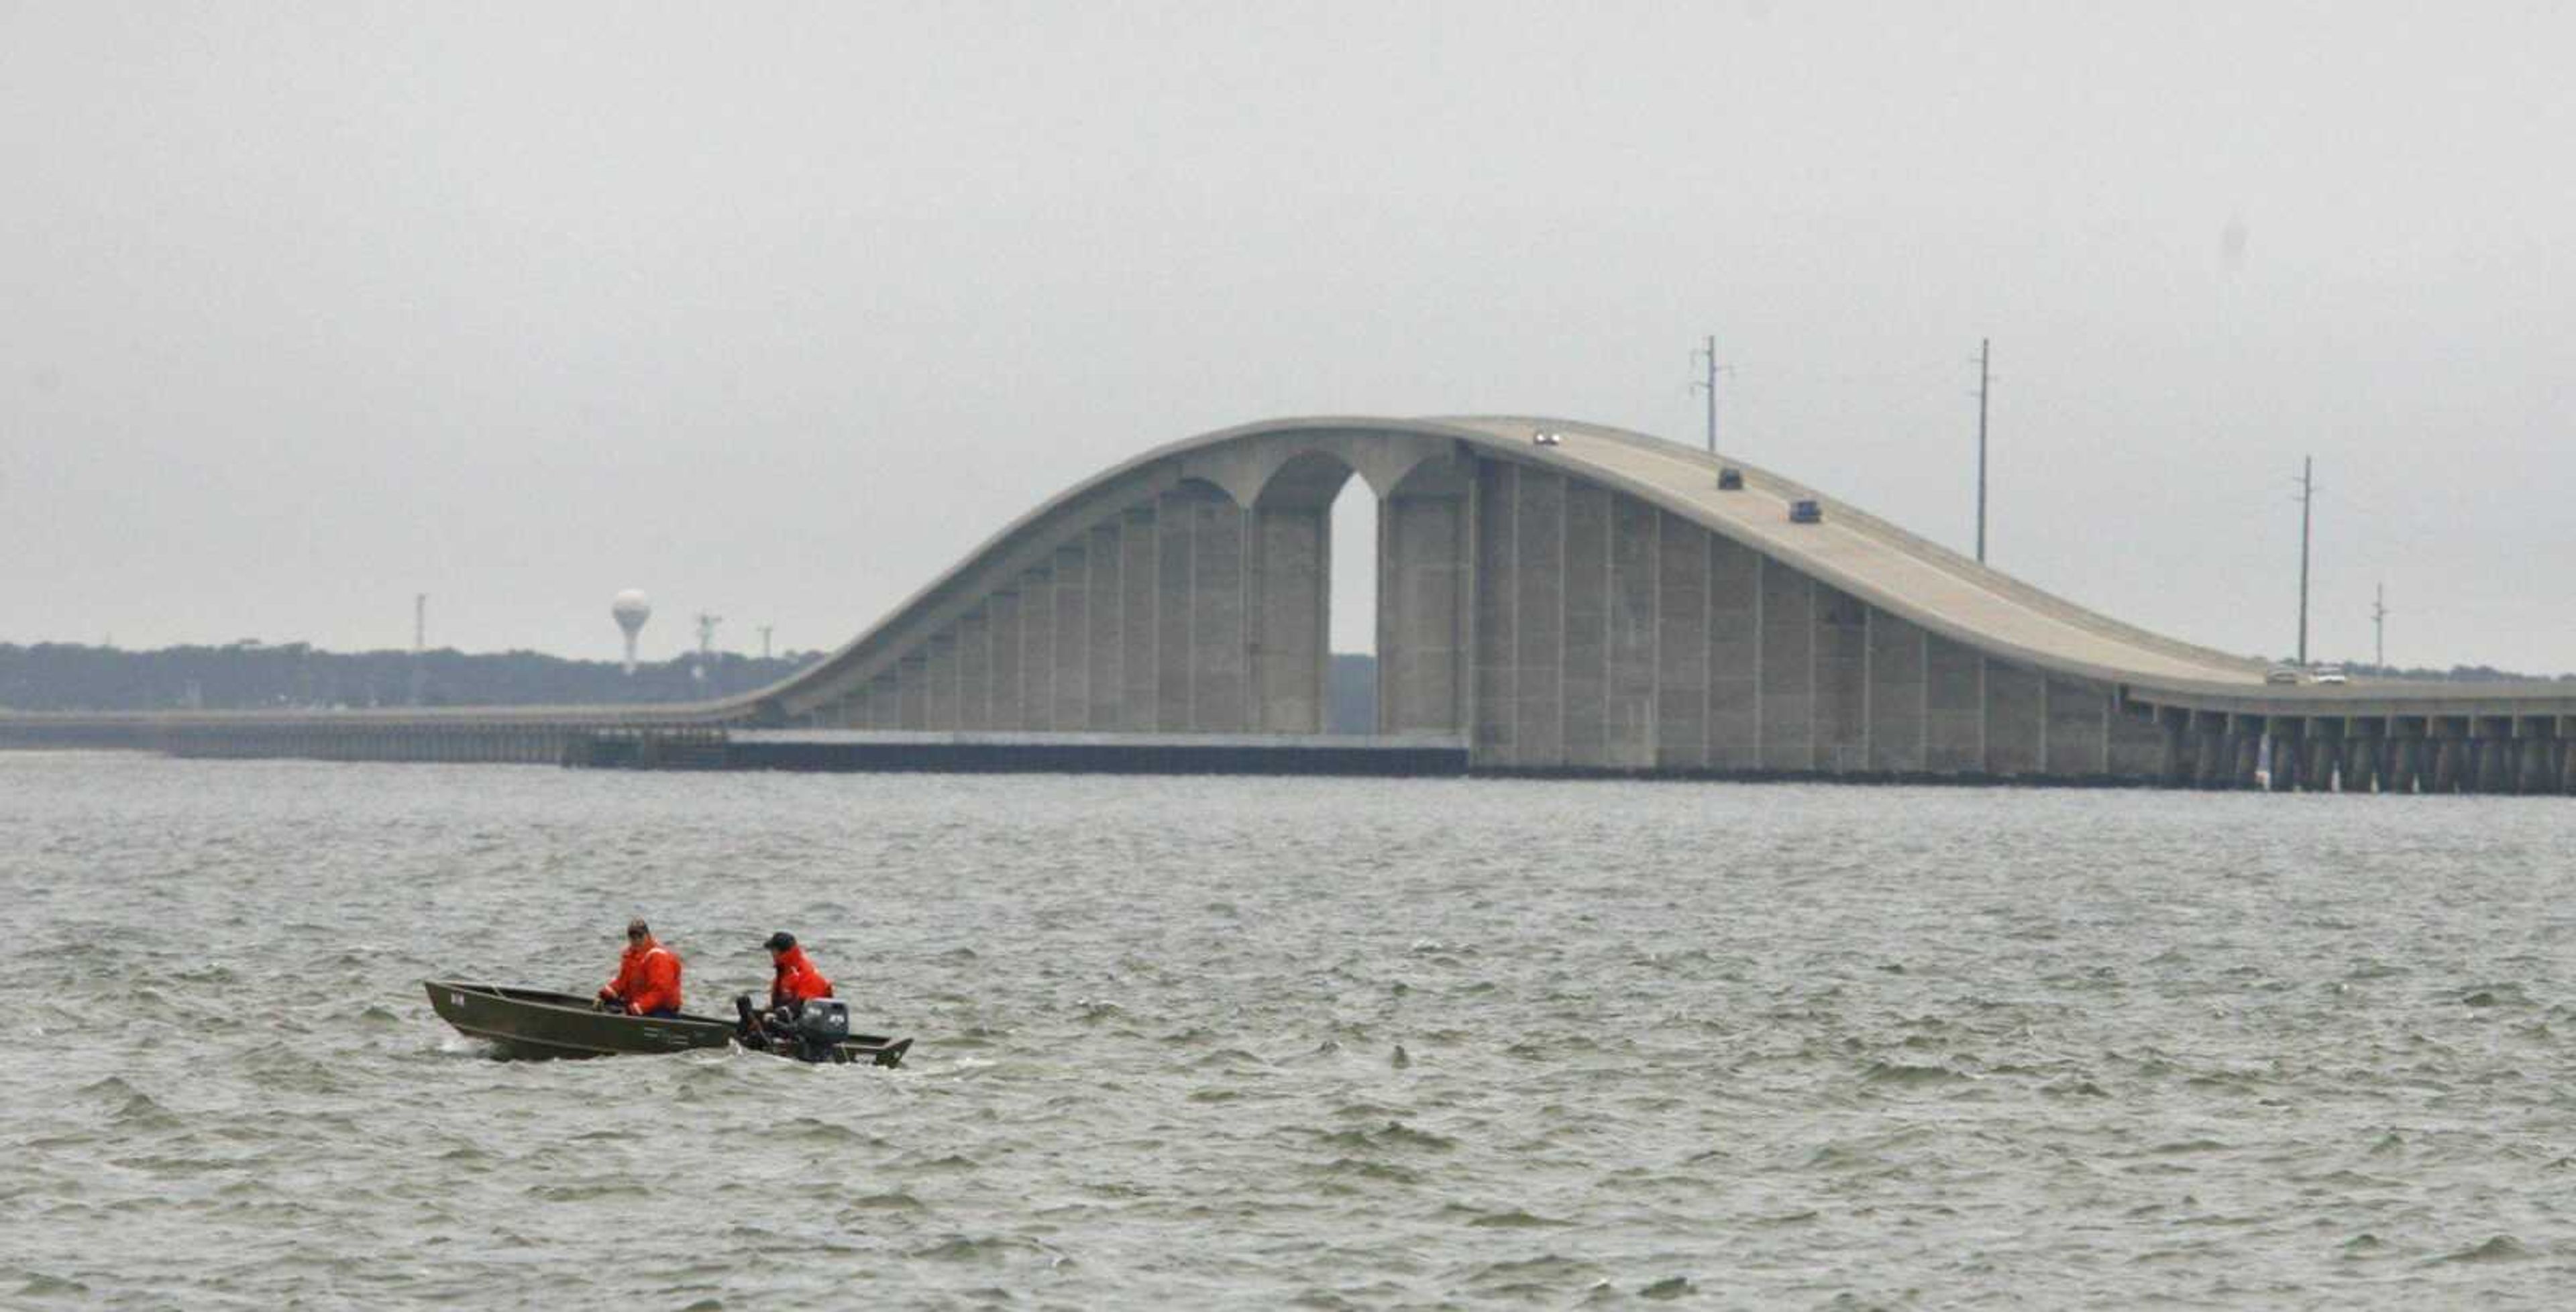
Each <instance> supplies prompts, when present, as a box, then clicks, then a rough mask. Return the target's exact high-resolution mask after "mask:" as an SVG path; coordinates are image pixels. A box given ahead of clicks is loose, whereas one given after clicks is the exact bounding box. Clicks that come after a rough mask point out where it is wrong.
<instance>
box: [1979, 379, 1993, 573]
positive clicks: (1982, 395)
mask: <svg viewBox="0 0 2576 1312" xmlns="http://www.w3.org/2000/svg"><path fill="white" fill-rule="evenodd" d="M1993 349H1994V339H1993V338H1991V337H1980V338H1978V339H1977V563H1978V564H1980V565H1982V564H1985V563H1986V392H1987V391H1988V390H1989V389H1990V388H1991V387H1992V386H1993V384H1994V374H1993V372H1992V370H1991V368H1990V366H1991V365H1992V363H1993V359H1992V352H1993Z"/></svg>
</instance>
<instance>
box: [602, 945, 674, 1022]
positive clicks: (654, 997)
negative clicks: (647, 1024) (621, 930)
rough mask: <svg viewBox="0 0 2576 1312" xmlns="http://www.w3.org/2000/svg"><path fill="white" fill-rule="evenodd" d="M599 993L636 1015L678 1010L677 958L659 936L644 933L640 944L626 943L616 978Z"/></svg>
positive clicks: (618, 961) (618, 964)
mask: <svg viewBox="0 0 2576 1312" xmlns="http://www.w3.org/2000/svg"><path fill="white" fill-rule="evenodd" d="M599 995H600V996H601V997H602V998H605V999H607V1000H608V1001H610V1002H623V1003H625V1004H626V1009H627V1010H628V1011H630V1012H633V1013H634V1014H636V1015H638V1016H645V1015H650V1014H652V1013H654V1012H657V1011H662V1012H677V1011H679V1009H680V957H679V954H678V953H676V952H673V951H671V950H670V949H669V948H666V947H664V946H662V943H661V941H660V940H659V939H656V938H654V937H653V936H652V935H650V934H647V935H645V936H644V941H643V942H641V943H633V944H629V945H628V946H627V948H626V955H625V956H622V957H620V958H618V959H617V978H615V979H612V980H610V981H608V987H607V988H604V989H601V990H600V991H599Z"/></svg>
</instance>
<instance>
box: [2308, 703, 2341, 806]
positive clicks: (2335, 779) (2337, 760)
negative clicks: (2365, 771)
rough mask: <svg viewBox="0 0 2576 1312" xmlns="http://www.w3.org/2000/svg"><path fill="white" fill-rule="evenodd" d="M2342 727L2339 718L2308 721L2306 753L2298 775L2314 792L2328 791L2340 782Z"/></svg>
mask: <svg viewBox="0 0 2576 1312" xmlns="http://www.w3.org/2000/svg"><path fill="white" fill-rule="evenodd" d="M2342 729H2343V722H2342V721H2340V720H2337V721H2332V722H2325V721H2318V720H2310V721H2308V737H2309V742H2308V755H2307V760H2306V762H2305V763H2304V765H2303V766H2302V767H2301V774H2300V777H2301V779H2302V780H2303V781H2304V782H2305V783H2306V785H2307V787H2308V788H2309V789H2311V790H2313V791H2315V792H2320V793H2322V792H2327V791H2330V790H2332V789H2334V788H2336V786H2337V785H2338V784H2340V783H2341V779H2340V778H2339V776H2338V771H2339V770H2340V769H2341V767H2342V765H2343V751H2342V747H2343V743H2342V740H2341V738H2342Z"/></svg>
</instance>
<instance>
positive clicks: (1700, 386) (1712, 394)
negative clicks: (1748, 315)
mask: <svg viewBox="0 0 2576 1312" xmlns="http://www.w3.org/2000/svg"><path fill="white" fill-rule="evenodd" d="M1691 361H1692V363H1694V364H1697V365H1700V366H1701V369H1702V371H1701V374H1700V376H1699V377H1698V378H1697V379H1694V380H1693V381H1692V383H1691V390H1692V391H1694V392H1706V393H1707V394H1708V453H1709V454H1710V455H1716V454H1717V376H1718V375H1719V374H1722V373H1725V374H1731V373H1733V372H1735V367H1734V366H1733V365H1722V364H1719V363H1718V362H1717V338H1715V337H1714V336H1711V337H1703V338H1701V339H1700V348H1699V349H1698V350H1696V351H1693V352H1691Z"/></svg>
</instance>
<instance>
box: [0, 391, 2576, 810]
mask: <svg viewBox="0 0 2576 1312" xmlns="http://www.w3.org/2000/svg"><path fill="white" fill-rule="evenodd" d="M1722 467H1731V468H1733V469H1735V470H1736V471H1738V472H1739V473H1740V475H1741V486H1740V487H1733V486H1727V487H1722V486H1721V479H1720V470H1721V468H1722ZM1352 478H1358V479H1360V480H1362V481H1363V483H1364V484H1365V485H1366V486H1367V488H1368V489H1369V490H1370V491H1371V492H1372V493H1374V494H1375V496H1376V498H1377V500H1378V505H1379V515H1378V533H1379V537H1378V551H1377V563H1376V568H1377V572H1378V597H1379V610H1378V615H1377V636H1378V679H1379V687H1378V694H1379V695H1378V717H1379V724H1378V728H1379V734H1378V736H1377V737H1376V738H1374V739H1366V740H1361V741H1359V742H1352V741H1351V740H1349V739H1342V740H1327V739H1324V738H1322V736H1321V735H1322V729H1323V726H1324V711H1325V686H1326V684H1325V679H1326V666H1327V662H1328V660H1329V656H1330V653H1329V648H1328V642H1327V635H1328V634H1329V632H1330V626H1329V619H1328V607H1329V605H1330V597H1331V592H1332V589H1331V586H1330V581H1331V577H1332V571H1333V569H1334V561H1333V560H1332V554H1331V534H1330V532H1329V531H1328V519H1329V515H1330V511H1331V507H1332V504H1333V502H1334V499H1335V498H1336V496H1338V495H1339V494H1340V492H1341V491H1342V489H1343V486H1344V484H1345V483H1346V481H1347V480H1349V479H1352ZM1802 499H1813V500H1815V501H1817V502H1819V503H1820V506H1821V509H1822V511H1823V515H1822V520H1821V522H1818V523H1795V522H1792V521H1791V519H1790V516H1789V508H1790V505H1791V503H1792V502H1794V501H1797V500H1802ZM2265 671H2266V666H2265V664H2264V662H2262V661H2260V660H2257V659H2251V658H2246V657H2240V656H2233V655H2229V654H2227V653H2224V652H2218V651H2213V650H2209V649H2207V648H2203V647H2198V646H2195V645H2192V644H2190V643H2186V642H2181V641H2177V640H2175V639H2172V638H2168V637H2163V636H2160V635H2157V634H2153V633H2149V632H2146V631H2144V630H2141V629H2138V628H2134V627H2132V626H2129V625H2126V624H2123V623H2120V622H2119V621H2117V620H2113V619H2111V618H2109V617H2107V616H2103V615H2100V614H2097V613H2094V612H2092V611H2089V610H2086V609H2084V608H2082V607H2079V606H2076V605H2074V604H2072V603H2070V602H2067V601H2065V600H2062V599H2060V598H2057V597H2054V596H2051V595H2049V594H2047V593H2044V592H2041V591H2040V590H2038V589H2036V588H2033V587H2031V586H2029V585H2027V584H2024V583H2021V582H2019V581H2018V580H2015V579H2013V578H2011V577H2009V576H2007V575H2004V574H2002V573H1999V572H1997V571H1994V570H1991V569H1988V568H1986V567H1984V566H1982V565H1979V564H1977V563H1976V562H1974V561H1972V560H1969V559H1967V558H1965V557H1963V556H1960V555H1959V554H1957V553H1955V552H1952V551H1949V550H1947V549H1946V548H1943V547H1940V546H1938V545H1936V544H1934V543H1931V542H1929V541H1926V540H1924V539H1922V538H1919V537H1916V536H1915V535H1913V534H1911V533H1908V532H1906V531H1904V530H1902V529H1899V528H1897V527H1895V526H1894V525H1892V524H1889V523H1887V522H1885V521H1883V520H1880V519H1877V518H1875V517H1873V516H1871V515H1869V514H1867V513H1865V512H1863V511H1861V510H1859V509H1858V508H1856V507H1853V506H1849V505H1846V504H1843V503H1841V502H1838V501H1835V500H1834V499H1832V498H1830V497H1826V496H1823V495H1821V494H1819V493H1817V492H1815V491H1813V490H1812V489H1809V488H1805V487H1802V486H1800V485H1798V484H1796V483H1793V482H1791V481H1789V480H1787V479H1785V478H1782V477H1780V476H1778V475H1775V474H1772V473H1770V472H1768V471H1765V470H1760V469H1755V468H1752V467H1749V466H1744V465H1741V464H1740V463H1737V462H1733V461H1727V462H1723V465H1722V464H1721V462H1720V461H1718V460H1717V459H1715V458H1712V457H1710V456H1707V455H1704V454H1701V453H1699V452H1697V451H1694V450H1691V449H1689V448H1686V447H1681V446H1676V445H1674V444H1671V443H1668V442H1663V441H1659V440H1656V439H1653V438H1649V437H1645V436H1642V435H1639V434H1634V433H1628V432H1622V431H1619V430H1615V429H1609V428H1603V427H1599V426H1595V425H1588V424H1581V423H1574V422H1570V421H1560V420H1546V419H1531V418H1454V419H1438V420H1401V419H1371V418H1318V419H1294V420H1282V421H1275V422H1269V423H1261V424H1253V425H1247V426H1244V427H1240V428H1232V429H1227V430H1223V431H1220V432H1216V433H1210V434H1206V435H1204V436H1200V437H1195V438H1191V439H1188V440H1186V441H1181V442H1176V443H1173V444H1171V445H1169V446H1165V447H1162V448H1159V449H1156V450H1153V451H1149V452H1146V453H1145V454H1143V455H1140V456H1138V457H1136V458H1135V459H1133V460H1130V461H1128V462H1126V463H1124V464H1122V465H1119V466H1117V467H1115V468H1113V469H1110V470H1108V471H1106V472H1104V473H1102V474H1100V475H1098V476H1097V477H1094V478H1092V479H1090V480H1088V481H1086V482H1084V483H1082V484H1080V485H1078V486H1076V487H1074V488H1072V489H1069V490H1067V491H1066V492H1064V493H1062V494H1060V495H1058V496H1057V497H1055V498H1053V499H1052V500H1050V501H1048V502H1046V503H1045V504H1043V505H1041V506H1039V507H1037V508H1036V509H1034V510H1032V511H1030V512H1029V513H1028V514H1026V515H1024V516H1022V517H1021V518H1020V519H1018V520H1016V521H1014V522H1013V523H1011V524H1010V525H1008V526H1006V527H1005V528H1003V529H1002V530H1001V531H1000V532H999V533H997V534H995V535H994V536H993V537H992V538H991V539H989V540H987V541H986V542H985V543H984V544H983V545H982V546H980V547H978V548H977V549H976V550H975V551H973V552H972V553H970V554H969V555H968V556H967V557H966V558H965V559H964V560H962V561H960V562H959V563H958V564H957V565H955V566H954V567H952V568H951V569H950V570H949V571H948V572H946V573H945V574H942V575H941V576H940V577H938V578H937V579H934V580H932V581H931V582H930V583H929V584H928V585H927V586H925V587H924V588H922V589H921V590H920V591H919V592H917V593H915V594H914V595H913V596H912V597H910V598H909V599H908V600H906V601H905V602H903V603H902V604H901V605H899V606H897V607H896V608H895V609H894V610H893V612H892V613H890V614H889V615H887V616H886V617H885V618H883V619H882V620H880V621H879V622H878V623H877V624H876V625H875V626H874V627H872V628H870V629H868V630H867V631H866V632H864V633H862V634H860V635H859V636H858V637H857V638H856V639H854V640H853V641H851V642H850V643H849V644H848V645H846V646H844V647H842V648H841V649H839V650H838V651H836V652H834V653H833V654H832V655H831V656H830V657H829V658H828V659H826V660H825V661H823V662H822V663H820V664H819V665H817V666H815V667H813V668H811V669H808V670H806V671H804V672H802V673H800V674H799V675H797V676H796V677H794V678H792V679H789V680H787V681H785V682H782V683H780V684H777V685H774V686H772V687H770V688H766V689H763V690H761V691H759V692H757V693H754V694H750V695H747V696H744V697H740V698H735V699H732V700H728V701H722V702H710V703H703V704H696V705H689V706H679V707H661V708H640V707H639V708H615V707H594V708H543V707H537V708H510V709H507V710H498V709H486V710H472V709H457V710H447V711H437V712H310V713H305V714H302V715H299V716H291V717H281V716H269V715H261V716H224V715H214V714H200V715H193V716H178V715H173V716H148V717H14V718H11V717H0V742H6V741H18V742H22V743H23V742H30V741H39V740H43V741H57V742H59V741H66V740H67V738H69V737H76V736H78V735H80V734H84V733H85V734H89V735H92V736H93V737H94V738H95V737H98V736H105V737H109V738H114V737H118V736H123V737H125V738H127V739H130V740H132V741H133V742H135V743H136V744H137V745H155V746H160V747H163V748H165V749H168V750H175V751H182V752H192V751H202V752H208V753H223V754H255V755H269V754H296V755H324V756H359V757H384V756H405V755H412V754H417V753H420V752H425V751H428V750H431V748H432V747H434V746H435V745H438V744H442V743H443V744H444V745H445V749H446V750H448V751H450V752H453V753H460V754H463V755H465V756H467V757H472V756H473V755H474V754H475V753H476V752H478V751H481V750H483V749H482V748H481V747H479V746H477V745H476V744H480V743H483V742H485V741H486V740H487V739H488V741H489V743H490V744H491V745H492V746H491V749H490V750H491V752H492V754H493V755H494V756H495V757H504V758H507V759H564V758H565V757H566V756H567V755H568V754H569V755H575V756H586V757H588V758H590V759H613V760H619V761H631V760H633V759H635V757H636V756H638V755H647V756H649V755H653V754H654V753H655V752H656V751H658V750H659V748H660V746H661V745H662V744H663V743H665V742H667V743H669V744H671V745H672V746H673V749H674V750H676V751H681V752H682V753H683V756H682V757H681V758H680V759H700V760H703V759H708V758H707V757H706V755H705V752H706V750H707V749H706V748H705V746H704V745H705V744H707V743H709V742H713V743H716V744H718V745H719V749H718V750H716V752H715V756H716V758H720V759H723V760H726V761H729V762H731V763H735V764H741V763H746V762H749V763H758V762H760V761H762V760H763V759H764V758H766V759H768V760H770V761H771V762H773V763H786V764H795V765H798V766H800V767H802V768H822V767H825V766H828V765H829V764H830V763H831V762H832V761H833V760H834V759H835V753H836V752H837V753H838V754H839V757H840V759H842V760H843V761H845V762H846V763H848V764H851V765H853V766H868V767H871V768H874V767H881V766H884V765H888V764H904V763H909V764H913V765H916V766H927V767H937V766H939V765H941V764H942V763H943V762H946V763H953V764H960V765H965V766H968V767H970V768H974V763H975V762H977V761H993V760H1005V761H1007V760H1021V761H1038V760H1043V761H1046V762H1048V763H1050V764H1051V765H1052V766H1054V767H1066V766H1071V767H1076V768H1079V767H1081V766H1082V765H1083V764H1084V762H1085V761H1086V760H1095V761H1099V762H1104V763H1106V762H1113V761H1117V760H1127V761H1130V762H1135V761H1150V760H1152V759H1155V758H1154V757H1153V756H1152V754H1153V753H1165V754H1172V753H1177V754H1178V755H1166V756H1165V757H1164V758H1162V759H1167V760H1171V761H1183V760H1186V759H1197V760H1201V761H1212V760H1216V759H1218V757H1217V756H1211V755H1209V753H1211V752H1218V753H1219V754H1220V755H1223V757H1224V759H1225V760H1227V761H1231V762H1234V763H1236V765H1238V766H1241V767H1242V768H1259V766H1258V764H1257V763H1258V762H1259V761H1262V760H1265V759H1267V760H1272V761H1277V762H1286V761H1289V760H1292V759H1295V758H1296V754H1297V753H1299V752H1301V751H1302V752H1307V753H1310V755H1308V756H1307V757H1305V758H1304V759H1306V760H1309V761H1318V760H1323V759H1326V758H1324V757H1319V756H1313V755H1311V753H1313V752H1315V751H1319V750H1323V748H1324V747H1325V746H1326V745H1328V744H1329V743H1332V742H1336V741H1337V742H1338V743H1339V744H1340V749H1339V750H1340V751H1341V752H1342V757H1339V758H1335V759H1341V760H1343V766H1342V767H1341V768H1364V761H1363V760H1362V759H1361V757H1359V756H1353V755H1352V754H1354V753H1358V754H1363V755H1364V754H1365V753H1368V752H1372V751H1377V752H1385V753H1389V755H1388V756H1386V757H1384V758H1383V759H1385V760H1389V761H1394V760H1398V759H1402V760H1406V761H1408V762H1410V763H1411V764H1412V766H1414V767H1422V766H1424V765H1425V763H1426V762H1439V761H1452V762H1454V765H1455V767H1456V768H1465V769H1471V770H1474V771H1477V772H1491V773H1635V774H1678V775H1702V774H1704V775H1721V776H1748V777H1750V776H1760V777H1774V776H1777V777H1839V778H1876V779H1910V778H1922V779H1955V780H1963V781H1990V780H2022V781H2039V782H2070V783H2071V782H2108V783H2142V784H2153V783H2162V784H2178V785H2189V786H2200V787H2238V786H2249V785H2252V784H2254V783H2256V782H2257V781H2258V780H2259V781H2261V782H2264V783H2266V784H2268V785H2270V786H2273V787H2311V788H2315V787H2335V786H2341V787H2344V788H2357V789H2376V790H2379V791H2406V792H2416V791H2464V790H2474V791H2499V792H2543V791H2545V792H2568V791H2576V685H2560V684H2519V685H2510V684H2492V685H2462V684H2424V683H2411V682H2408V683H2398V682H2384V683H2357V684H2351V685H2345V686H2317V685H2297V686H2283V685H2274V684H2267V683H2266V682H2265V678H2264V676H2265ZM603 743H607V744H610V745H611V747H610V749H609V750H607V751H606V752H605V755H604V756H603V754H602V749H601V746H600V745H601V744H603ZM618 743H631V744H633V745H634V746H635V749H636V750H635V751H633V752H626V751H624V750H623V749H622V748H617V747H615V744H618ZM691 744H695V746H691ZM791 748H792V749H793V750H792V751H791V750H790V749H791ZM689 751H696V752H698V753H699V755H698V756H697V757H688V756H686V752H689ZM1030 751H1037V752H1038V753H1039V755H1038V756H1034V757H1033V756H1030V755H1028V754H1027V753H1028V752H1030ZM1014 752H1017V753H1019V755H1017V756H1013V755H1012V754H1013V753H1014ZM1193 752H1195V753H1197V755H1196V756H1195V757H1193V756H1192V755H1191V754H1192V753H1193ZM1049 753H1053V754H1051V755H1050V754H1049ZM1086 753H1087V754H1088V755H1087V756H1086ZM1122 753H1123V755H1122ZM1138 753H1145V755H1138ZM997 754H998V755H997ZM1444 754H1445V755H1444ZM1345 758H1347V759H1345ZM451 759H452V758H451ZM1354 763H1357V764H1356V765H1355V764H1354ZM993 768H1008V767H1007V765H1005V766H997V767H993ZM1184 768H1187V767H1186V766H1185V767H1184ZM1215 768H1230V767H1223V766H1220V767H1215Z"/></svg>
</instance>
